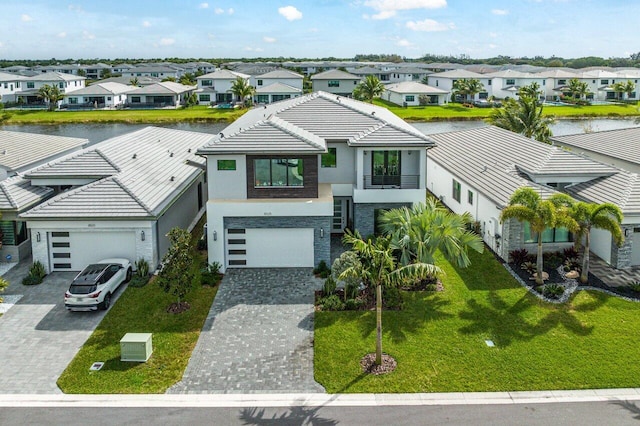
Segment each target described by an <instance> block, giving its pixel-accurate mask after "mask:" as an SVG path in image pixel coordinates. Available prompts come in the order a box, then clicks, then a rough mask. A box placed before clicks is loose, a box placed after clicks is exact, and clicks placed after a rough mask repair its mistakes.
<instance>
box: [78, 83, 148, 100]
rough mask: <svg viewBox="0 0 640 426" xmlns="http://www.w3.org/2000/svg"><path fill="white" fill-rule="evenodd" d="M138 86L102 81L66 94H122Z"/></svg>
mask: <svg viewBox="0 0 640 426" xmlns="http://www.w3.org/2000/svg"><path fill="white" fill-rule="evenodd" d="M135 89H136V87H134V86H128V85H126V84H121V83H115V82H100V83H96V84H92V85H91V86H87V87H83V88H82V89H78V90H74V91H73V92H68V93H66V95H65V96H67V97H69V96H78V95H82V96H85V95H88V96H91V95H107V96H108V95H120V94H122V93H127V92H130V91H132V90H135Z"/></svg>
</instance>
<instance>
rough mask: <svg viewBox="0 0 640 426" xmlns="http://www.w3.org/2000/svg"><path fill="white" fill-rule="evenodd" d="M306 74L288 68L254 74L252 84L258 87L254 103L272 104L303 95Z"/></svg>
mask: <svg viewBox="0 0 640 426" xmlns="http://www.w3.org/2000/svg"><path fill="white" fill-rule="evenodd" d="M303 79H304V76H303V75H301V74H298V73H295V72H293V71H289V70H286V69H277V70H274V71H270V72H268V73H265V74H261V75H257V76H252V77H251V85H252V86H253V87H254V88H255V89H256V93H255V95H254V103H258V104H270V103H272V102H278V101H282V100H284V99H291V98H297V97H298V96H301V95H302V89H303V85H302V82H303Z"/></svg>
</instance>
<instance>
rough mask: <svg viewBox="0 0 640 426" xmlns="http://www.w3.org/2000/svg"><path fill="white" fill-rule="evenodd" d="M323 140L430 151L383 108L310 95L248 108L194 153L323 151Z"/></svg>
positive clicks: (420, 137)
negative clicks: (410, 147) (249, 109)
mask: <svg viewBox="0 0 640 426" xmlns="http://www.w3.org/2000/svg"><path fill="white" fill-rule="evenodd" d="M326 141H346V142H347V143H348V144H349V145H351V146H373V147H379V146H420V147H431V146H433V141H432V140H431V139H430V138H429V137H428V136H425V135H424V134H422V133H421V132H420V131H418V130H417V129H416V128H414V127H413V126H411V125H409V124H408V123H406V122H405V121H404V120H402V119H400V118H399V117H398V116H396V115H395V114H393V113H391V112H390V111H389V110H388V109H386V108H382V107H378V106H375V105H371V104H368V103H364V102H360V101H356V100H354V99H349V98H344V97H340V96H336V95H333V94H330V93H325V92H315V93H311V94H309V95H305V96H301V97H298V98H294V99H288V100H285V101H281V102H276V103H273V104H269V105H265V106H264V107H258V108H254V109H252V110H251V111H249V112H247V113H246V114H244V115H243V116H242V117H240V118H239V119H238V120H236V121H235V122H233V123H232V124H230V125H229V126H227V127H226V128H225V129H224V130H223V131H222V132H221V133H220V134H219V135H218V136H217V137H215V138H214V139H213V140H212V141H211V142H210V143H208V144H207V145H205V146H203V147H202V148H201V149H199V150H198V152H199V153H202V154H214V153H220V152H227V153H228V152H238V153H247V152H309V151H311V152H324V151H325V150H326Z"/></svg>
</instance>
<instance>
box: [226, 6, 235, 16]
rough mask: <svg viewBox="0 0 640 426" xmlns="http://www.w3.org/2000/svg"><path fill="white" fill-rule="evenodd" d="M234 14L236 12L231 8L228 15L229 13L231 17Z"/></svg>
mask: <svg viewBox="0 0 640 426" xmlns="http://www.w3.org/2000/svg"><path fill="white" fill-rule="evenodd" d="M233 12H235V10H233V8H232V7H230V8H229V10H227V13H228V14H229V15H233Z"/></svg>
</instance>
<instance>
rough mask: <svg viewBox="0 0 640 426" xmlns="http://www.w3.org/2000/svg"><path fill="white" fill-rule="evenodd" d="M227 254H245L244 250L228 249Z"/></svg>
mask: <svg viewBox="0 0 640 426" xmlns="http://www.w3.org/2000/svg"><path fill="white" fill-rule="evenodd" d="M229 254H247V251H246V250H229Z"/></svg>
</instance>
